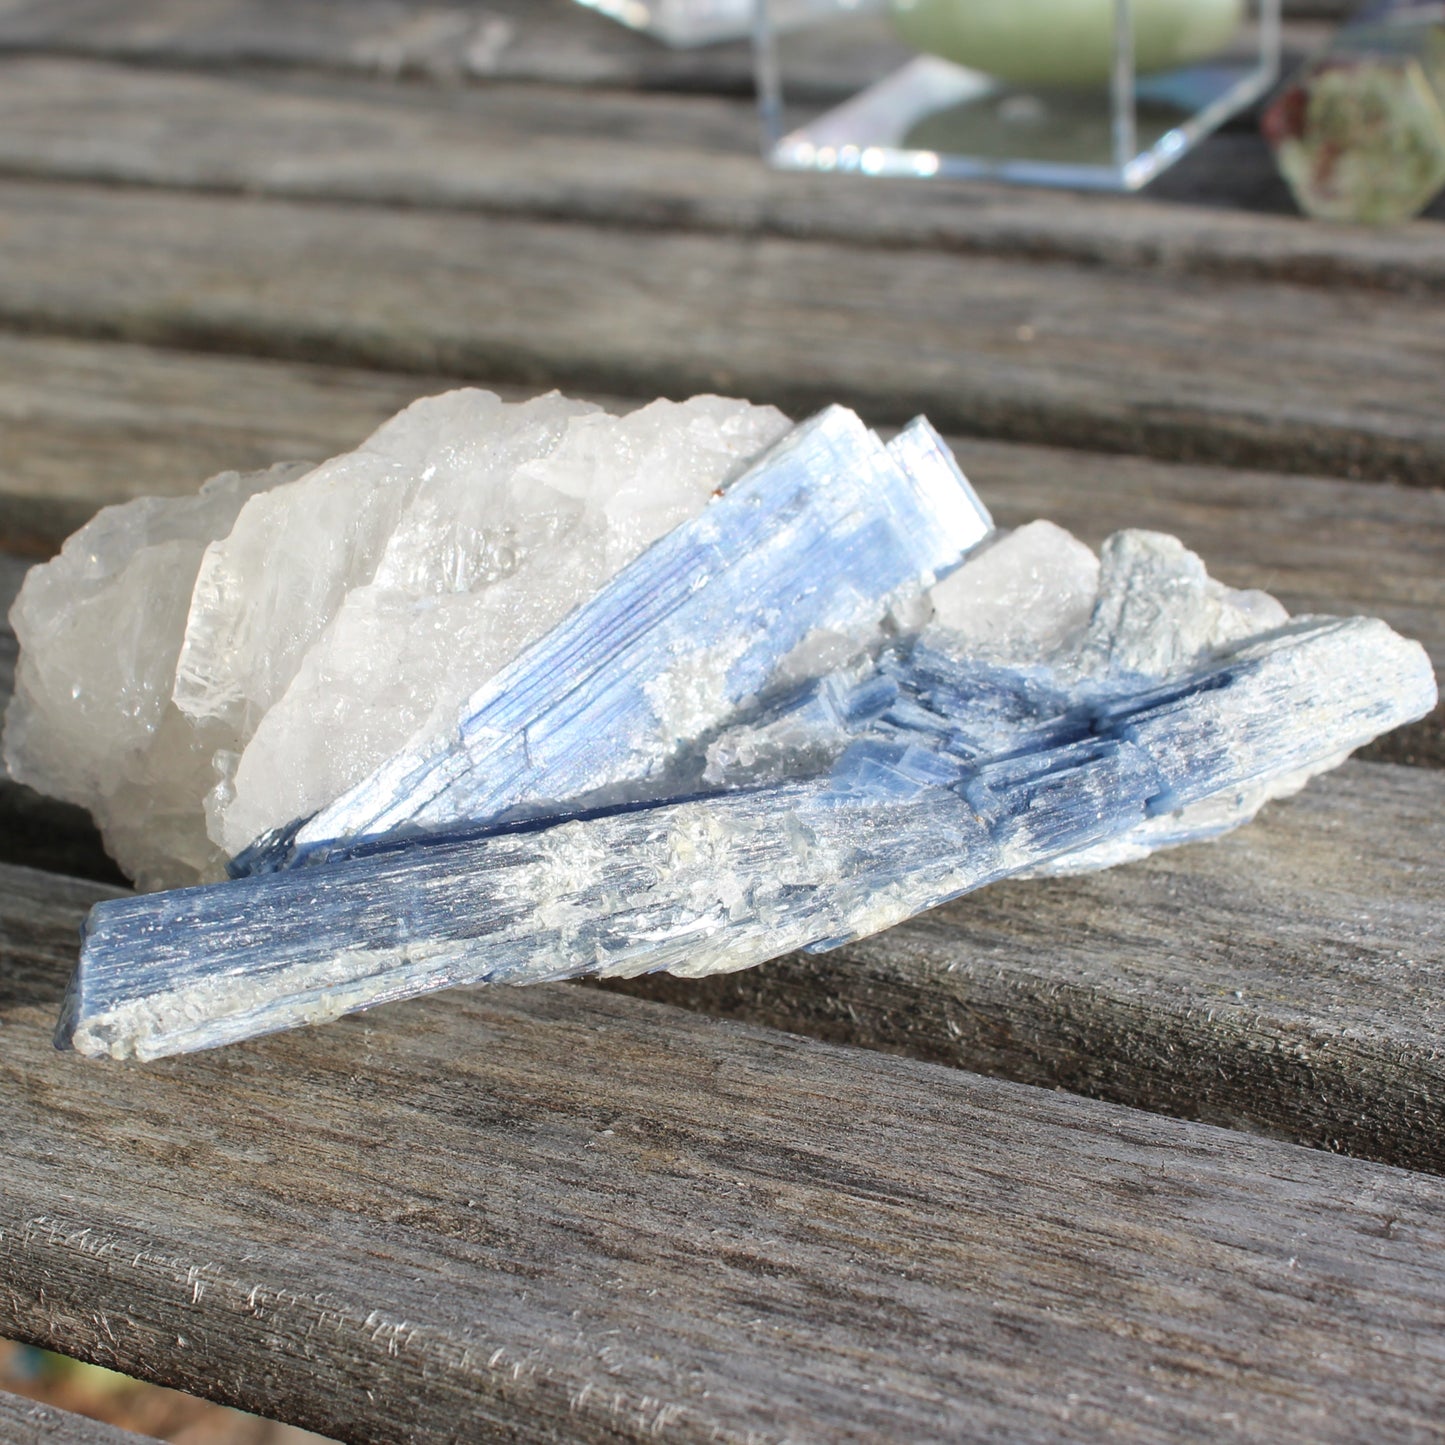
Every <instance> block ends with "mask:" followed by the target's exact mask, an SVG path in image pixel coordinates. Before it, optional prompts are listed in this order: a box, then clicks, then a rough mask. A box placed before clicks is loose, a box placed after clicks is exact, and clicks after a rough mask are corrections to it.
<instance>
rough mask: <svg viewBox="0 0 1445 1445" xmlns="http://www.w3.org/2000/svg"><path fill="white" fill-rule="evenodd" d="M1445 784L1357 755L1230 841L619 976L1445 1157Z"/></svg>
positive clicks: (1410, 1161) (822, 1027) (1204, 1112)
mask: <svg viewBox="0 0 1445 1445" xmlns="http://www.w3.org/2000/svg"><path fill="white" fill-rule="evenodd" d="M1442 850H1445V778H1442V777H1441V775H1440V774H1438V773H1433V772H1432V773H1425V772H1421V771H1419V770H1417V769H1405V768H1396V767H1389V766H1387V765H1382V764H1371V763H1350V764H1347V765H1346V766H1345V768H1344V769H1343V770H1341V771H1340V772H1338V773H1334V774H1331V775H1330V776H1329V777H1328V778H1325V779H1321V780H1319V781H1317V782H1316V783H1313V784H1311V786H1310V787H1309V788H1308V789H1307V790H1306V791H1305V792H1304V793H1303V794H1302V795H1300V796H1299V797H1298V798H1294V799H1291V800H1289V801H1288V802H1283V803H1277V804H1274V805H1272V806H1271V807H1269V808H1268V809H1266V811H1265V813H1264V815H1263V816H1262V817H1261V818H1260V819H1259V820H1257V821H1256V822H1255V823H1254V824H1252V825H1251V826H1249V827H1247V828H1244V829H1241V830H1240V831H1239V832H1237V833H1235V834H1232V835H1230V836H1229V837H1227V838H1224V839H1221V840H1218V841H1216V842H1213V843H1207V844H1198V845H1194V846H1192V847H1189V848H1183V849H1179V850H1175V851H1170V852H1165V853H1160V854H1156V855H1155V856H1154V857H1153V858H1151V859H1149V860H1147V861H1145V862H1143V863H1141V864H1135V865H1130V866H1128V867H1124V868H1116V869H1111V870H1109V871H1108V872H1106V873H1099V874H1093V875H1089V876H1087V877H1083V878H1076V879H1051V880H1047V881H1034V882H1021V883H1009V884H1003V885H999V886H996V887H993V888H987V889H984V890H983V891H981V892H979V893H977V894H974V895H971V896H970V897H969V898H967V899H964V900H961V901H960V902H959V903H957V904H954V905H952V906H950V907H947V908H943V909H939V910H936V911H935V912H933V913H930V914H927V915H924V916H923V917H921V918H918V919H915V920H914V921H913V922H911V923H908V924H904V925H903V926H901V927H899V928H895V929H892V930H890V931H888V932H886V933H883V934H879V935H878V936H877V937H875V938H872V939H868V940H866V941H864V942H862V943H859V944H855V945H852V946H851V947H849V948H845V949H842V950H840V951H839V952H838V953H837V954H836V955H834V954H827V955H822V956H820V957H815V958H808V957H804V956H801V955H799V956H794V957H791V958H788V959H786V960H783V961H780V962H778V963H774V964H770V965H767V966H765V967H763V968H760V969H754V970H750V971H748V972H745V973H739V974H731V975H727V976H724V977H719V978H714V979H706V980H700V981H690V980H682V979H673V978H670V977H666V976H664V975H657V976H655V977H653V978H647V979H639V980H636V981H634V982H632V983H623V984H617V985H609V987H616V988H618V989H619V990H620V991H624V992H629V993H634V994H637V995H639V996H642V997H649V998H656V999H663V1000H666V1001H669V1002H672V1003H678V1004H682V1005H685V1006H687V1007H689V1008H696V1009H700V1010H703V1011H705V1012H707V1013H710V1014H714V1015H720V1016H725V1017H736V1018H745V1019H748V1020H751V1021H753V1022H757V1023H765V1024H771V1025H773V1026H775V1027H780V1028H787V1029H792V1030H794V1031H796V1032H799V1033H806V1034H810V1035H812V1036H814V1037H818V1038H826V1039H832V1040H834V1041H836V1042H846V1043H851V1044H859V1045H863V1046H866V1047H869V1048H881V1049H892V1050H896V1051H899V1052H903V1053H907V1054H910V1055H912V1056H914V1057H917V1058H927V1059H934V1060H938V1061H940V1062H944V1063H952V1064H956V1065H960V1066H962V1067H964V1068H969V1069H976V1070H979V1071H981V1072H984V1073H988V1074H994V1075H1000V1076H1003V1077H1005V1078H1011V1079H1018V1080H1020V1081H1022V1082H1025V1083H1033V1084H1042V1085H1046V1086H1049V1087H1052V1088H1065V1089H1070V1090H1074V1091H1076V1092H1079V1093H1084V1094H1089V1095H1092V1096H1094V1097H1098V1098H1109V1099H1116V1100H1121V1101H1125V1102H1128V1103H1129V1104H1131V1105H1133V1106H1135V1107H1137V1108H1145V1109H1150V1110H1156V1111H1158V1112H1161V1113H1167V1114H1175V1115H1180V1116H1183V1117H1186V1118H1193V1119H1204V1120H1208V1121H1210V1122H1213V1123H1217V1124H1226V1125H1232V1126H1236V1127H1244V1128H1248V1129H1251V1130H1257V1131H1260V1132H1264V1133H1273V1134H1275V1135H1277V1136H1279V1137H1283V1138H1289V1139H1292V1140H1294V1141H1296V1142H1299V1143H1307V1144H1311V1145H1314V1146H1316V1147H1319V1148H1325V1149H1334V1150H1340V1151H1342V1152H1345V1153H1350V1154H1356V1155H1360V1156H1362V1157H1365V1158H1373V1159H1384V1160H1388V1161H1390V1162H1392V1163H1396V1164H1403V1165H1408V1166H1410V1167H1412V1168H1418V1169H1428V1170H1432V1171H1434V1172H1436V1173H1445V1008H1442V1003H1441V1000H1442V998H1445V915H1442V912H1441V909H1440V902H1439V900H1440V896H1441V892H1442V883H1445V870H1442V866H1441V864H1440V861H1439V860H1440V858H1441V856H1442Z"/></svg>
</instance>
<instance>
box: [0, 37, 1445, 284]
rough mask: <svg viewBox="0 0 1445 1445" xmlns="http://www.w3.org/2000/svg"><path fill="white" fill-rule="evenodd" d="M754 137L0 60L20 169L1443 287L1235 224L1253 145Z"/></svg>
mask: <svg viewBox="0 0 1445 1445" xmlns="http://www.w3.org/2000/svg"><path fill="white" fill-rule="evenodd" d="M757 143H758V137H757V123H756V119H755V117H754V114H753V108H752V105H751V103H750V102H748V101H744V100H736V99H732V100H730V99H726V98H720V97H715V96H697V95H690V96H683V95H676V94H660V93H629V92H623V91H610V90H609V91H598V92H593V91H579V90H577V89H576V88H572V89H567V88H562V87H557V86H545V85H507V84H493V85H490V86H487V87H485V88H482V89H476V90H460V91H459V90H456V89H435V88H429V87H416V86H397V85H390V84H377V83H367V82H361V81H351V82H347V81H343V80H337V79H328V78H324V77H316V76H314V75H311V74H309V73H307V74H302V75H295V74H291V73H287V72H276V71H266V72H242V73H229V72H228V73H225V74H218V73H215V72H166V71H157V70H137V69H135V68H134V67H131V66H124V65H117V64H107V63H99V62H91V61H85V60H74V59H54V58H29V59H14V58H12V59H9V60H4V61H0V170H4V171H6V172H9V173H10V174H12V175H28V176H36V177H45V176H53V177H64V178H67V179H71V180H91V181H105V182H114V181H123V182H126V183H129V184H144V185H154V186H177V187H186V188H201V189H208V190H217V191H233V192H244V193H246V194H261V195H275V196H291V197H321V198H327V199H333V200H350V201H361V202H368V203H389V204H401V205H416V206H425V207H442V208H452V209H479V210H485V211H494V212H498V213H502V214H514V215H528V216H544V217H556V218H561V219H574V220H581V221H588V222H596V223H600V224H608V225H617V224H624V225H627V226H634V227H657V228H662V229H669V228H678V227H689V228H697V229H703V230H711V231H725V232H740V233H744V234H753V233H758V234H778V235H787V236H796V237H801V238H813V239H827V240H837V241H842V242H851V243H854V244H866V245H886V246H904V247H927V248H934V249H943V250H948V251H956V252H961V253H982V254H994V255H999V254H1002V255H1013V256H1028V257H1030V258H1033V259H1037V260H1042V259H1063V260H1074V261H1081V262H1086V263H1092V264H1105V265H1111V266H1122V267H1143V268H1151V269H1162V270H1165V271H1168V272H1169V273H1171V274H1180V273H1182V274H1204V275H1211V276H1218V275H1233V276H1249V277H1255V278H1262V279H1279V280H1289V281H1298V282H1301V283H1304V284H1309V285H1362V286H1372V287H1384V288H1388V289H1395V290H1415V291H1428V292H1436V293H1438V292H1440V291H1442V290H1445V228H1442V227H1441V225H1440V224H1439V223H1438V222H1431V221H1418V222H1415V223H1413V224H1411V225H1408V226H1402V227H1398V228H1388V229H1382V228H1378V227H1376V228H1371V227H1349V226H1321V225H1317V224H1313V223H1310V222H1307V221H1304V220H1302V219H1300V218H1299V217H1298V216H1288V217H1286V216H1279V215H1252V214H1242V213H1241V212H1242V210H1245V209H1249V208H1255V207H1258V206H1261V205H1266V206H1271V207H1276V208H1277V207H1285V208H1288V209H1291V210H1292V209H1293V207H1292V203H1291V202H1290V201H1289V199H1288V193H1287V191H1286V189H1285V187H1284V185H1283V182H1282V181H1280V180H1279V178H1278V176H1277V174H1276V172H1275V169H1274V165H1273V162H1272V161H1271V160H1270V157H1269V155H1268V152H1267V151H1266V149H1265V147H1264V143H1263V141H1262V140H1261V139H1260V138H1259V137H1258V135H1256V134H1254V133H1252V132H1251V133H1248V134H1235V133H1227V134H1220V135H1217V136H1215V137H1213V138H1212V139H1211V140H1210V141H1209V142H1207V143H1206V145H1205V146H1204V147H1203V148H1202V149H1201V150H1200V151H1199V152H1197V153H1196V154H1195V155H1194V156H1192V157H1190V158H1189V160H1188V161H1187V162H1186V163H1185V164H1183V165H1182V166H1181V167H1180V168H1178V169H1176V170H1175V171H1173V172H1171V173H1170V174H1169V176H1168V177H1167V179H1166V180H1165V181H1163V182H1162V183H1161V184H1160V186H1159V187H1156V188H1155V189H1154V190H1152V191H1151V192H1150V194H1149V197H1147V198H1146V197H1138V196H1133V197H1128V198H1118V197H1105V196H1093V195H1077V194H1068V193H1059V192H1056V191H1049V190H1038V189H1027V188H1018V187H1005V186H996V185H987V184H983V183H963V182H957V183H950V182H936V183H930V184H920V183H918V182H907V181H883V180H876V179H875V180H870V179H866V178H859V177H849V176H818V175H797V174H790V175H784V174H780V173H778V172H776V171H771V170H769V169H768V168H766V167H765V166H763V165H761V164H760V163H759V161H758V156H757ZM1159 198H1162V199H1159ZM1181 200H1183V201H1193V202H1196V203H1198V202H1208V203H1209V206H1210V208H1209V209H1208V210H1207V211H1204V212H1201V210H1200V209H1199V207H1198V206H1197V205H1196V206H1194V207H1181V206H1180V205H1178V204H1176V202H1178V201H1181Z"/></svg>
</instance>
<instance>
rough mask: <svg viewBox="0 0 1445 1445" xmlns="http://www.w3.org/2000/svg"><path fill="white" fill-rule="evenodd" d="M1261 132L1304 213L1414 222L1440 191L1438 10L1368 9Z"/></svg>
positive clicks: (1442, 40)
mask: <svg viewBox="0 0 1445 1445" xmlns="http://www.w3.org/2000/svg"><path fill="white" fill-rule="evenodd" d="M1260 126H1261V129H1262V130H1263V132H1264V135H1265V139H1266V140H1267V141H1268V142H1269V144H1270V146H1271V148H1272V149H1273V151H1274V158H1275V162H1276V164H1277V165H1278V166H1279V170H1280V174H1281V175H1282V176H1283V177H1284V179H1285V181H1286V182H1287V183H1288V185H1289V188H1290V190H1291V191H1293V193H1294V197H1295V200H1296V201H1297V202H1298V203H1299V207H1300V209H1301V210H1302V211H1304V212H1305V213H1306V214H1307V215H1310V216H1318V217H1320V218H1321V219H1323V220H1330V221H1363V222H1367V223H1371V224H1375V225H1396V224H1398V223H1400V222H1402V221H1407V220H1409V219H1410V217H1412V216H1415V215H1418V214H1419V213H1420V212H1421V211H1422V210H1424V209H1425V207H1426V206H1428V205H1429V204H1430V202H1431V200H1432V199H1433V198H1434V197H1435V196H1436V195H1437V194H1439V192H1440V189H1441V187H1442V186H1445V10H1442V8H1441V6H1439V5H1438V4H1431V3H1421V0H1381V3H1378V4H1375V5H1372V6H1368V7H1366V9H1365V11H1364V12H1363V13H1362V14H1361V15H1359V16H1357V17H1356V19H1355V20H1354V22H1353V23H1351V24H1349V25H1346V26H1344V27H1342V28H1341V29H1340V30H1339V31H1338V32H1337V33H1336V34H1335V35H1334V37H1333V38H1332V40H1331V42H1330V45H1329V48H1328V49H1327V50H1326V51H1325V52H1324V54H1322V55H1319V56H1316V57H1315V58H1314V59H1312V60H1310V61H1308V62H1307V63H1306V64H1305V66H1304V67H1303V68H1302V69H1301V70H1300V72H1299V73H1298V74H1297V75H1296V76H1294V78H1293V79H1292V80H1291V81H1290V83H1289V84H1288V85H1287V86H1285V87H1284V89H1283V90H1281V92H1280V93H1279V95H1278V96H1277V97H1276V98H1275V100H1274V101H1273V103H1272V104H1271V105H1270V107H1269V109H1268V110H1266V111H1265V113H1264V115H1263V117H1262V118H1261V121H1260Z"/></svg>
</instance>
